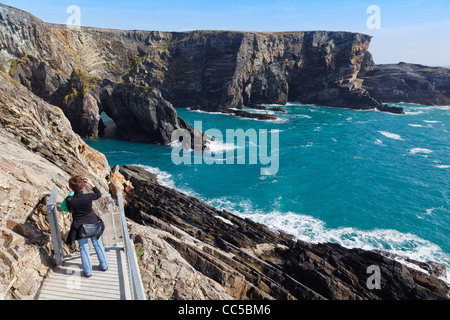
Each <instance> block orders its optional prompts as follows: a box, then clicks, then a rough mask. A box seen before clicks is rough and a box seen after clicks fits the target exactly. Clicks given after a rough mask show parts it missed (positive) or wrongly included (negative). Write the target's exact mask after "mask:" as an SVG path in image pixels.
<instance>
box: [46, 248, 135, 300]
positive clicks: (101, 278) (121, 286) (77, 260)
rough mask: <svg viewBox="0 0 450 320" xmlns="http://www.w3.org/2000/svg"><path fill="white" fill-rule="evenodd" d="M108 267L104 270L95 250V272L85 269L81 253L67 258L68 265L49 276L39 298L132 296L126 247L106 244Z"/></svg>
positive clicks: (99, 298)
mask: <svg viewBox="0 0 450 320" xmlns="http://www.w3.org/2000/svg"><path fill="white" fill-rule="evenodd" d="M106 256H107V259H108V270H107V271H102V270H101V269H100V267H99V264H98V259H97V256H96V254H95V251H93V250H92V251H91V263H92V267H93V272H92V276H91V277H90V278H86V277H85V276H84V273H83V268H82V265H81V257H80V255H75V256H74V257H72V258H66V259H65V260H64V265H63V266H62V267H59V268H58V269H56V270H54V271H52V272H51V274H50V275H49V277H48V278H47V279H46V280H45V282H44V284H43V286H42V288H41V291H40V293H39V296H38V300H129V299H130V297H131V293H130V283H129V279H128V271H127V266H126V261H125V256H124V252H123V248H106Z"/></svg>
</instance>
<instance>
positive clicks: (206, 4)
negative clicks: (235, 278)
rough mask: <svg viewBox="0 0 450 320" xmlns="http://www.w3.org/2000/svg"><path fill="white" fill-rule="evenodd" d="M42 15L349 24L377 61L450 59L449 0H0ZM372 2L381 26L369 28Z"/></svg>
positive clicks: (118, 21)
mask: <svg viewBox="0 0 450 320" xmlns="http://www.w3.org/2000/svg"><path fill="white" fill-rule="evenodd" d="M0 2H1V3H4V4H7V5H10V6H13V7H17V8H19V9H22V10H25V11H28V12H30V13H32V14H34V15H35V16H37V17H38V18H41V19H42V20H44V21H47V22H54V23H66V21H67V18H68V17H69V16H70V15H69V14H67V13H66V11H67V8H68V7H69V6H70V5H78V6H79V7H80V9H81V25H83V26H94V27H102V28H114V29H126V30H135V29H139V30H159V31H186V30H252V31H304V30H331V31H353V32H363V33H366V34H370V35H372V36H373V37H374V38H373V40H372V44H371V47H370V51H371V52H372V54H373V55H374V60H375V62H376V63H397V62H400V61H405V62H411V63H421V64H426V65H432V66H436V65H439V66H450V54H449V52H450V1H449V0H427V1H425V0H398V1H396V0H390V1H387V0H369V1H366V0H333V1H332V0H327V1H325V0H309V1H306V0H270V1H269V0H240V1H237V0H226V1H213V0H209V1H206V0H189V1H186V0H185V1H181V0H165V1H137V0H127V1H126V0H125V1H124V0H120V1H119V0H109V1H104V0H98V1H95V0H91V1H87V0H82V1H77V0H69V1H67V0H40V1H36V0H10V1H8V0H0ZM370 5H377V6H378V7H379V8H380V18H381V20H380V27H381V28H380V29H369V28H368V26H367V20H368V19H369V17H370V16H371V14H368V13H367V8H368V7H369V6H370Z"/></svg>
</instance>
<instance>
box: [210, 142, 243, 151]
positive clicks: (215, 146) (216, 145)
mask: <svg viewBox="0 0 450 320" xmlns="http://www.w3.org/2000/svg"><path fill="white" fill-rule="evenodd" d="M206 146H207V147H208V149H209V150H210V151H212V152H220V151H228V150H235V149H237V148H238V147H237V146H236V145H234V144H233V143H224V142H221V141H211V142H208V143H207V144H206Z"/></svg>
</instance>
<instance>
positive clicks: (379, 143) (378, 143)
mask: <svg viewBox="0 0 450 320" xmlns="http://www.w3.org/2000/svg"><path fill="white" fill-rule="evenodd" d="M375 144H377V145H379V146H381V145H383V141H381V140H380V139H377V140H375Z"/></svg>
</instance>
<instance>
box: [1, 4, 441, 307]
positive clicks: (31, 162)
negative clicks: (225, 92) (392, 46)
mask: <svg viewBox="0 0 450 320" xmlns="http://www.w3.org/2000/svg"><path fill="white" fill-rule="evenodd" d="M0 31H1V32H0V69H2V70H0V212H1V216H0V299H1V298H3V297H4V298H7V299H33V298H34V297H35V295H36V293H37V292H38V290H39V287H40V285H41V284H42V281H43V279H44V277H45V275H46V274H47V272H48V270H49V268H52V267H54V259H53V257H52V254H51V253H52V247H51V242H50V236H49V227H48V221H47V216H46V210H45V204H46V203H47V201H48V195H49V193H50V191H51V188H52V187H53V186H56V187H57V188H58V193H59V195H64V194H66V193H68V192H69V190H68V187H67V181H68V179H69V177H70V176H71V175H74V174H79V175H83V176H87V177H89V178H91V179H92V180H93V181H96V184H97V185H99V186H100V187H101V189H102V191H103V192H108V191H111V192H112V191H114V190H109V187H110V186H116V187H117V186H118V187H119V188H120V187H121V183H123V182H126V180H129V181H130V182H131V183H132V184H133V185H134V188H135V190H134V193H129V194H128V195H127V199H126V200H127V208H126V210H127V215H128V216H129V217H130V218H131V219H133V220H134V221H133V222H130V225H129V227H130V231H131V234H132V236H133V238H134V240H135V242H136V243H138V244H140V245H141V248H143V251H142V254H140V256H139V260H140V261H141V273H142V276H143V279H144V284H145V288H146V293H147V296H148V298H152V299H232V298H235V299H448V298H449V296H448V293H449V291H448V290H449V288H448V286H447V285H446V284H445V283H444V282H443V281H441V280H439V279H438V278H437V277H439V276H441V275H442V272H443V271H442V267H439V266H438V268H436V267H435V265H434V264H432V263H428V264H427V263H421V264H420V267H421V268H422V269H424V270H428V271H426V272H419V271H416V270H414V269H410V268H408V267H405V266H403V265H401V264H399V263H397V262H395V261H394V260H392V259H390V258H388V257H385V256H383V255H381V254H379V253H374V252H367V251H363V250H357V249H355V250H348V249H345V248H343V247H340V246H337V245H333V244H321V245H312V244H307V243H304V242H300V241H295V239H293V238H292V237H291V236H289V235H287V234H284V233H283V232H278V231H277V232H274V231H271V230H268V229H267V228H266V227H265V226H263V225H260V224H257V223H254V222H252V221H250V220H244V219H241V218H239V217H236V216H234V215H232V214H230V213H228V212H224V211H219V210H216V209H214V208H212V207H210V206H208V205H207V204H205V203H203V202H201V201H200V200H198V199H195V198H192V197H188V196H186V195H184V194H182V193H179V192H177V191H175V190H172V189H169V188H165V187H163V186H161V185H159V184H158V183H157V180H156V178H155V177H154V176H152V175H150V174H148V173H147V172H145V171H144V170H142V169H139V168H133V167H120V168H115V170H113V172H111V170H110V167H109V165H108V162H107V160H106V158H105V156H104V155H102V154H101V153H99V152H97V151H95V150H93V149H91V148H90V147H88V146H87V145H86V144H85V142H84V141H83V140H82V139H81V138H80V136H79V135H78V134H76V133H75V132H74V131H73V130H72V128H77V126H76V125H77V123H78V122H77V121H80V122H79V123H85V125H83V126H80V127H79V129H78V130H82V129H83V130H88V129H89V128H90V127H89V126H88V124H91V123H95V121H98V123H100V121H99V120H98V116H99V114H98V113H99V112H100V110H103V111H105V110H107V112H108V114H109V115H111V116H112V117H114V118H115V120H116V122H117V126H118V127H120V130H121V131H122V133H123V134H124V135H126V134H127V133H128V134H129V138H130V139H131V138H132V137H135V136H137V135H144V136H145V137H146V139H155V140H156V139H160V140H161V141H160V142H161V143H162V142H163V140H164V139H165V138H166V137H167V136H168V135H166V134H167V133H169V132H170V130H173V129H174V128H175V127H177V125H178V126H181V127H183V126H186V124H185V123H184V121H182V120H181V119H179V118H177V116H176V113H174V112H173V110H172V109H171V108H170V104H169V102H167V101H168V100H166V99H165V98H163V97H162V94H163V93H162V91H158V89H156V87H154V88H152V87H150V86H143V85H141V84H139V83H133V81H137V79H138V77H137V76H136V75H135V73H136V72H137V70H138V69H139V70H141V69H140V68H142V66H141V63H143V64H145V63H149V61H150V60H148V59H138V60H139V61H136V60H135V57H133V56H132V55H131V54H130V52H131V53H133V52H135V53H136V54H137V55H138V54H139V55H143V52H144V51H143V50H146V48H147V49H148V47H149V44H150V43H151V44H152V46H157V47H158V46H160V47H161V48H159V49H158V50H157V51H158V55H160V57H163V55H164V53H163V52H166V51H167V50H166V45H167V44H168V43H171V42H173V41H174V37H175V36H181V35H176V34H159V33H144V32H142V33H141V32H122V31H120V32H119V31H108V30H96V29H89V30H88V32H87V31H86V30H83V31H73V30H66V29H64V28H61V27H57V26H49V25H47V24H45V23H43V22H41V21H40V20H38V19H37V18H34V17H32V16H31V15H29V14H27V13H24V12H21V11H18V10H13V9H11V8H8V7H4V6H0ZM194 34H195V33H194ZM265 36H267V35H265ZM270 36H272V35H270ZM236 37H237V36H236ZM211 40H212V38H211V39H210V43H211V45H213V46H214V44H213V43H212V42H211ZM319 40H320V39H318V40H316V41H319ZM108 41H109V42H108ZM193 41H197V40H193ZM201 41H203V40H201ZM75 43H77V44H78V45H74V44H75ZM83 43H84V44H89V45H92V46H93V47H92V48H90V49H88V47H87V46H85V45H83ZM180 43H182V42H180ZM111 50H116V51H117V52H116V53H115V54H114V55H113V54H111V52H112V51H111ZM159 51H161V52H160V53H159ZM169 51H170V50H169ZM151 54H152V52H151V51H149V52H148V55H151ZM108 59H109V60H108ZM144 60H145V61H144ZM105 61H108V62H109V63H110V64H112V65H114V66H115V67H111V66H110V65H108V63H107V62H105ZM154 61H155V64H158V63H159V62H158V60H157V59H155V60H154ZM175 61H176V60H175ZM149 70H150V69H149ZM153 70H157V68H155V69H153ZM177 70H184V69H179V68H177ZM124 71H127V73H126V75H128V76H129V77H131V79H135V80H133V81H130V82H129V83H128V82H125V81H121V80H120V79H123V76H124V74H123V73H124ZM155 72H156V71H155ZM156 73H157V72H156ZM344 73H345V72H344ZM133 77H134V78H133ZM161 79H162V78H161ZM242 79H243V78H242ZM261 79H262V78H261ZM255 81H256V80H255ZM258 81H259V80H258ZM251 87H252V88H254V87H253V85H252V86H251ZM65 90H66V91H65ZM251 91H252V92H253V89H252V90H251ZM249 92H250V91H249ZM252 96H253V93H252ZM254 97H255V96H254ZM256 97H259V96H258V95H256ZM242 98H243V96H242ZM120 99H123V100H120ZM167 99H168V98H167ZM254 99H255V101H258V100H257V99H259V98H254ZM55 101H61V102H62V103H61V105H60V106H56V105H54V104H51V103H49V102H55ZM120 102H123V103H120ZM125 103H126V104H127V109H124V104H125ZM108 108H110V109H108ZM71 110H72V111H71ZM75 111H76V112H79V119H75V118H72V121H69V119H71V116H73V112H75ZM162 112H164V114H162ZM125 113H127V114H128V116H129V117H130V118H131V120H130V119H129V120H127V121H125V120H124V121H125V122H124V123H123V124H122V123H120V117H124V116H125ZM138 116H139V117H142V118H145V117H148V119H149V121H152V122H150V123H147V122H146V123H145V126H147V127H148V128H139V126H141V127H142V126H144V124H142V123H139V122H137V123H133V122H131V121H139V120H138V119H136V117H138ZM133 117H135V119H134V120H133ZM92 119H93V120H92ZM164 119H169V120H168V121H167V122H165V121H164ZM94 120H95V121H94ZM83 121H84V122H83ZM92 121H94V122H92ZM128 121H130V122H128ZM177 121H178V124H177ZM129 123H132V124H133V127H132V128H128V127H127V124H129ZM89 130H90V129H89ZM95 130H96V128H95V126H94V127H92V131H93V135H95ZM127 130H128V131H127ZM86 132H88V131H86ZM87 135H89V134H87ZM153 141H154V140H153ZM114 181H116V182H114ZM117 181H119V183H117ZM120 181H121V182H120ZM122 187H123V186H122ZM60 221H61V222H62V223H63V224H66V225H67V224H68V223H70V221H68V219H65V218H63V217H60ZM62 229H63V230H64V229H67V228H62ZM411 263H412V262H411ZM370 265H377V266H379V267H380V271H381V289H379V290H370V289H369V288H368V286H367V280H368V274H367V268H368V267H369V266H370ZM444 273H445V271H444Z"/></svg>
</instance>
